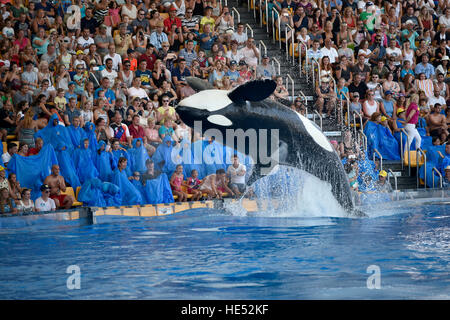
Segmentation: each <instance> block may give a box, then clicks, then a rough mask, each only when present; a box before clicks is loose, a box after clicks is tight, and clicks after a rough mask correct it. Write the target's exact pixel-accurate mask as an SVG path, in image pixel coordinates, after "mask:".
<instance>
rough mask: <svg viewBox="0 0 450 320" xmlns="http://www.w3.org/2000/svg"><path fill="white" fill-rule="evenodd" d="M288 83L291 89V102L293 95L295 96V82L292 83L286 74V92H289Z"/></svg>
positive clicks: (292, 80)
mask: <svg viewBox="0 0 450 320" xmlns="http://www.w3.org/2000/svg"><path fill="white" fill-rule="evenodd" d="M289 81H290V82H291V84H292V89H291V91H292V95H291V97H292V101H293V100H294V94H295V88H294V86H295V82H294V79H292V77H291V75H290V74H289V73H288V74H287V75H286V90H288V91H289Z"/></svg>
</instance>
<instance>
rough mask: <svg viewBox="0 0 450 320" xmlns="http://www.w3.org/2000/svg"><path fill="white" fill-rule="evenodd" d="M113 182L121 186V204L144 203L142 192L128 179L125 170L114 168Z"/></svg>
mask: <svg viewBox="0 0 450 320" xmlns="http://www.w3.org/2000/svg"><path fill="white" fill-rule="evenodd" d="M112 183H113V184H115V185H116V186H118V187H119V193H120V205H122V206H127V205H137V204H143V203H144V201H143V199H142V195H141V193H140V192H139V190H138V189H136V187H135V186H134V185H133V184H132V183H131V182H130V180H128V177H127V174H126V172H125V171H120V170H119V169H116V170H114V172H113V177H112Z"/></svg>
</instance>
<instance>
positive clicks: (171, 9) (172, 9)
mask: <svg viewBox="0 0 450 320" xmlns="http://www.w3.org/2000/svg"><path fill="white" fill-rule="evenodd" d="M169 11H177V9H176V8H175V7H173V6H172V7H170V9H169Z"/></svg>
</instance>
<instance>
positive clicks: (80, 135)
mask: <svg viewBox="0 0 450 320" xmlns="http://www.w3.org/2000/svg"><path fill="white" fill-rule="evenodd" d="M66 128H67V133H68V134H69V136H70V141H71V142H72V145H73V149H77V148H80V147H81V146H82V145H83V140H84V138H86V137H87V136H86V131H84V129H83V128H81V127H76V128H75V127H74V126H73V125H72V124H71V125H70V126H68V127H66Z"/></svg>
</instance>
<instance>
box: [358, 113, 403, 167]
mask: <svg viewBox="0 0 450 320" xmlns="http://www.w3.org/2000/svg"><path fill="white" fill-rule="evenodd" d="M364 134H365V135H366V136H367V144H368V147H367V150H368V156H369V158H372V154H373V150H374V149H377V150H378V152H380V153H381V155H382V157H383V160H400V159H401V158H400V152H399V150H400V148H399V145H398V142H397V140H396V139H395V138H394V136H393V135H392V133H391V132H390V131H389V129H388V128H386V127H384V126H382V125H380V124H377V123H374V122H372V121H368V122H367V123H366V125H365V127H364Z"/></svg>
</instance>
